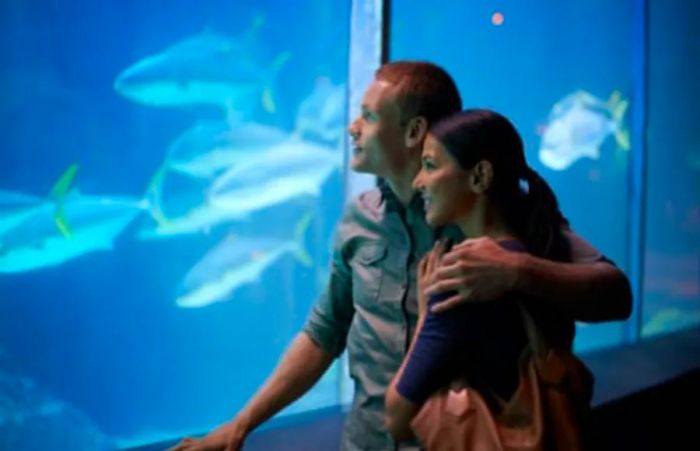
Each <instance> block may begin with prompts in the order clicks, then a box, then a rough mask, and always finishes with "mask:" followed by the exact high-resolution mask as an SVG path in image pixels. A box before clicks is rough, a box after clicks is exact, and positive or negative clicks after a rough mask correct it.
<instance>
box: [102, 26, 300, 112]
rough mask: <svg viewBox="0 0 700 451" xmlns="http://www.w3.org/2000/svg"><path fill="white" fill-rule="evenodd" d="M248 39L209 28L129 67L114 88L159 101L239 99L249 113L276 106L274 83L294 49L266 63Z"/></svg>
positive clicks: (225, 104) (222, 102) (236, 103)
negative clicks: (252, 110)
mask: <svg viewBox="0 0 700 451" xmlns="http://www.w3.org/2000/svg"><path fill="white" fill-rule="evenodd" d="M248 41H249V39H246V38H241V39H235V38H232V37H229V36H226V35H223V34H219V33H216V32H213V31H211V30H205V31H203V32H201V33H198V34H196V35H193V36H190V37H187V38H184V39H182V40H180V41H178V42H176V43H174V44H172V45H171V46H169V47H167V48H165V49H164V50H162V51H160V52H158V53H155V54H152V55H150V56H146V57H145V58H143V59H141V60H139V61H137V62H136V63H134V64H132V65H131V66H129V67H127V68H126V69H124V70H123V71H122V72H120V73H119V74H118V75H117V77H116V79H115V81H114V89H115V91H116V92H117V93H119V94H121V95H122V96H124V97H126V98H128V99H130V100H132V101H135V102H137V103H141V104H144V105H149V106H155V107H177V106H193V105H214V106H219V107H222V108H226V109H228V108H230V106H231V105H233V108H234V110H235V111H237V112H238V113H239V114H240V115H244V114H246V113H247V112H248V111H250V110H251V109H253V108H254V107H255V106H256V105H257V104H261V105H262V107H263V108H264V109H265V111H267V112H270V113H272V112H275V111H276V105H275V102H274V95H273V94H272V92H273V88H272V86H273V84H274V79H275V78H276V74H277V72H278V71H279V70H280V68H281V67H283V66H284V64H285V63H286V62H287V60H288V59H289V58H290V54H289V52H283V53H281V54H280V55H278V56H277V57H276V58H275V59H274V60H273V61H272V62H271V63H270V64H269V65H266V64H263V62H262V61H260V58H258V57H257V56H256V55H255V54H254V52H253V51H252V50H251V47H252V45H249V44H247V42H248Z"/></svg>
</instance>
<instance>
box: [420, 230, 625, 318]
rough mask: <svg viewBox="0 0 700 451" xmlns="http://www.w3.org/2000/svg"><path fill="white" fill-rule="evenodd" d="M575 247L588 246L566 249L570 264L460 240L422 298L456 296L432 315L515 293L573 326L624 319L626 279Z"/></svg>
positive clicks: (487, 242) (479, 240) (491, 243)
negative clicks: (571, 255)
mask: <svg viewBox="0 0 700 451" xmlns="http://www.w3.org/2000/svg"><path fill="white" fill-rule="evenodd" d="M572 236H573V237H574V238H576V239H579V240H580V238H578V237H576V236H575V235H572ZM581 243H583V244H585V245H586V246H588V245H587V244H586V243H585V242H583V240H581V242H576V243H575V245H573V246H572V251H574V252H573V253H574V261H575V262H576V263H561V262H553V261H550V260H545V259H542V258H537V257H534V256H532V255H528V254H523V253H517V252H509V251H507V250H505V249H503V248H502V247H501V246H499V245H498V243H496V242H495V241H494V240H493V239H491V238H477V239H472V240H465V241H463V242H462V243H460V244H458V245H456V246H455V247H454V248H453V250H452V251H451V252H450V253H448V254H447V255H445V256H444V257H443V259H442V264H441V266H440V268H438V270H437V273H436V276H435V280H436V282H435V283H434V284H433V285H431V286H430V287H429V288H428V289H427V290H426V295H428V296H431V295H432V294H435V293H440V292H445V291H457V293H458V294H456V295H455V296H452V297H451V298H449V299H447V300H446V301H444V302H443V303H442V304H440V305H438V306H435V307H434V310H433V311H435V312H436V313H437V312H442V311H445V310H449V309H450V308H452V307H454V306H456V305H459V304H461V303H463V302H471V301H488V300H492V299H496V298H499V297H501V296H502V295H503V294H504V293H506V292H508V291H511V290H516V291H520V292H523V293H527V294H531V295H533V296H536V297H538V298H541V299H543V300H545V301H547V302H550V303H551V305H553V306H554V307H556V308H558V309H561V310H562V311H564V312H566V313H567V314H569V315H570V316H571V317H573V318H574V319H575V320H577V321H587V322H599V321H611V320H623V319H626V318H627V317H629V315H630V313H631V309H632V290H631V288H630V285H629V281H628V279H627V276H625V274H624V273H623V272H622V271H620V270H619V269H618V268H617V267H615V265H613V264H611V263H609V262H608V261H606V260H604V259H603V258H602V256H600V254H594V253H593V251H594V252H596V253H597V251H595V250H594V249H593V248H590V246H588V247H585V248H584V251H581V249H582V247H581V246H580V245H581ZM572 244H573V242H572ZM591 250H592V251H591ZM577 253H578V254H580V255H579V256H577ZM589 255H590V257H589ZM594 255H598V258H597V259H594V258H593V256H594Z"/></svg>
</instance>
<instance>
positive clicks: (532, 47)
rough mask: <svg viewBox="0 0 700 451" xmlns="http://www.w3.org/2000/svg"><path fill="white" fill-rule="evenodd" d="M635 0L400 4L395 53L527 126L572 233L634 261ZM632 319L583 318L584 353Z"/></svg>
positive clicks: (531, 150)
mask: <svg viewBox="0 0 700 451" xmlns="http://www.w3.org/2000/svg"><path fill="white" fill-rule="evenodd" d="M633 12H634V2H633V1H631V0H627V1H620V2H609V1H605V0H585V1H578V2H561V1H555V0H538V1H534V2H522V1H514V0H510V1H509V0H502V1H477V0H467V1H448V0H436V1H431V2H424V3H416V2H411V1H408V0H397V1H395V2H392V21H391V47H390V49H391V58H392V59H401V58H411V59H427V60H432V61H435V62H437V63H439V64H441V65H443V66H444V67H445V68H446V69H447V70H448V71H449V72H450V73H451V74H452V75H453V76H454V78H455V80H456V82H457V84H458V87H459V89H460V92H461V93H462V98H463V101H464V105H465V107H486V108H491V109H495V110H496V111H499V112H501V113H503V114H505V115H506V116H507V117H509V118H510V119H511V120H512V121H513V122H514V124H515V126H516V127H517V128H518V130H519V132H520V134H521V136H522V138H523V140H524V142H525V147H526V157H527V160H528V162H529V164H530V166H531V167H532V168H534V169H535V170H536V171H537V172H539V173H540V174H541V175H542V176H543V177H544V179H545V180H547V181H548V182H549V184H550V185H551V187H552V188H553V189H554V191H555V193H556V194H557V196H558V199H559V202H560V205H561V208H562V210H563V212H564V214H565V215H566V216H567V218H568V219H569V221H570V223H571V226H572V228H573V229H574V231H576V232H577V233H578V234H580V235H581V236H583V237H584V238H586V239H587V240H588V241H589V242H590V243H591V244H593V245H594V246H595V247H596V248H598V249H599V250H600V251H601V252H602V253H604V254H605V255H606V256H607V257H608V258H610V259H611V260H613V261H615V263H616V264H617V265H618V266H619V267H620V268H622V269H623V270H626V269H627V267H628V261H627V258H628V235H627V228H628V225H627V221H628V217H629V215H628V208H629V207H628V196H629V190H628V176H629V170H630V164H629V159H630V155H631V153H632V152H634V151H635V145H636V144H637V143H636V142H635V141H634V140H633V139H632V138H631V136H630V125H631V121H630V111H631V107H632V104H633V102H634V99H632V98H631V93H632V89H633V77H634V76H635V74H634V73H633V67H632V64H633V49H634V48H633V40H632V38H633V35H632V32H633V21H632V18H633ZM624 331H625V329H624V323H621V322H614V323H607V324H604V325H589V324H579V327H578V333H577V340H576V347H577V349H578V350H586V349H592V348H596V347H603V346H610V345H614V344H617V343H620V342H621V341H622V339H623V336H624Z"/></svg>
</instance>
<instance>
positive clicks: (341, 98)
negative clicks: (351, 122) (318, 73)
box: [294, 77, 347, 143]
mask: <svg viewBox="0 0 700 451" xmlns="http://www.w3.org/2000/svg"><path fill="white" fill-rule="evenodd" d="M346 123H347V88H346V86H345V84H343V83H339V84H334V83H333V82H332V81H331V80H330V79H329V78H328V77H319V78H318V79H317V80H316V83H315V85H314V89H313V90H312V91H311V93H310V94H309V95H308V96H307V97H306V98H305V99H304V100H303V101H302V102H301V103H300V104H299V107H298V109H297V113H296V119H295V125H294V131H295V132H296V133H297V134H298V135H299V136H300V137H303V138H306V139H316V140H319V141H321V142H327V143H335V142H336V141H338V140H339V139H341V138H343V137H344V136H345V134H344V131H345V127H346Z"/></svg>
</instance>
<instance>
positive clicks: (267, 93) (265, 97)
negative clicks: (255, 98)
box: [260, 88, 277, 114]
mask: <svg viewBox="0 0 700 451" xmlns="http://www.w3.org/2000/svg"><path fill="white" fill-rule="evenodd" d="M260 101H261V103H262V106H263V108H264V109H265V111H266V112H268V113H271V114H272V113H275V112H276V111H277V105H276V104H275V99H274V96H273V95H272V90H271V89H270V88H265V89H264V90H263V93H262V97H261V99H260Z"/></svg>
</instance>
